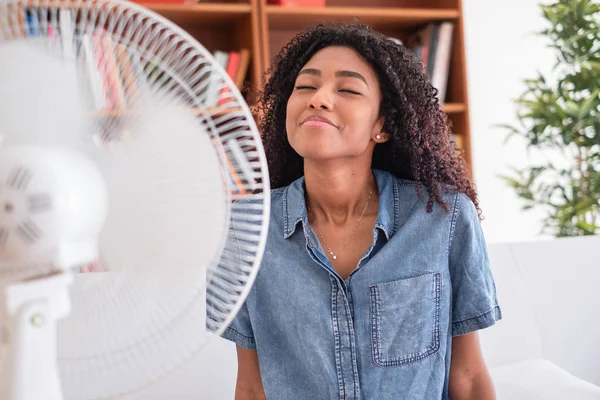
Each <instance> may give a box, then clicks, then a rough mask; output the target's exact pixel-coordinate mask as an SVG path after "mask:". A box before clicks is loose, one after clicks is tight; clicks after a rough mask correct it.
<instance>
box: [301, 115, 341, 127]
mask: <svg viewBox="0 0 600 400" xmlns="http://www.w3.org/2000/svg"><path fill="white" fill-rule="evenodd" d="M307 122H308V123H310V125H320V124H329V125H331V126H335V127H337V125H336V124H334V123H333V122H332V121H331V120H330V119H327V118H325V117H323V116H321V115H314V114H313V115H309V116H308V117H306V118H305V119H304V120H303V121H302V123H301V125H304V124H306V123H307Z"/></svg>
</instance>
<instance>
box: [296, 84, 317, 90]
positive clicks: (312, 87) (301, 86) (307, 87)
mask: <svg viewBox="0 0 600 400" xmlns="http://www.w3.org/2000/svg"><path fill="white" fill-rule="evenodd" d="M301 89H313V90H314V89H316V88H315V87H314V86H306V85H298V86H296V90H301Z"/></svg>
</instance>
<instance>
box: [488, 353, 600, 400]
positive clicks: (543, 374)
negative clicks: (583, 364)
mask: <svg viewBox="0 0 600 400" xmlns="http://www.w3.org/2000/svg"><path fill="white" fill-rule="evenodd" d="M490 373H491V375H492V379H493V381H494V385H495V387H496V398H497V400H532V399H535V400H566V399H577V400H598V399H600V387H598V386H595V385H593V384H591V383H589V382H586V381H584V380H582V379H579V378H576V377H574V376H573V375H571V374H569V373H568V372H567V371H565V370H563V369H561V368H560V367H558V366H557V365H555V364H553V363H551V362H550V361H547V360H529V361H521V362H518V363H513V364H507V365H503V366H501V367H496V368H492V369H491V370H490Z"/></svg>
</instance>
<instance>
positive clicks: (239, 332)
mask: <svg viewBox="0 0 600 400" xmlns="http://www.w3.org/2000/svg"><path fill="white" fill-rule="evenodd" d="M221 336H222V337H223V338H225V339H227V340H230V341H232V342H234V343H236V344H238V345H240V346H242V347H243V348H245V349H248V350H256V342H255V341H254V335H253V332H252V325H251V324H250V316H249V315H248V306H247V305H246V303H245V302H244V304H242V307H241V308H240V310H239V311H238V313H237V314H236V316H235V318H234V319H233V321H232V322H231V324H229V326H228V327H227V329H225V331H224V332H223V334H222V335H221Z"/></svg>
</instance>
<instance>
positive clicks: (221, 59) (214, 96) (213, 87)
mask: <svg viewBox="0 0 600 400" xmlns="http://www.w3.org/2000/svg"><path fill="white" fill-rule="evenodd" d="M213 56H214V58H215V61H216V62H217V63H218V64H219V65H221V67H223V69H225V70H226V69H227V60H228V59H229V53H226V52H224V51H221V50H215V52H214V53H213ZM208 79H209V83H208V88H207V90H206V96H205V103H206V106H207V107H215V106H216V105H217V103H218V102H219V93H220V90H221V83H222V80H221V78H220V76H219V75H218V74H217V73H216V72H214V71H213V72H211V74H210V75H209V77H208Z"/></svg>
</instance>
